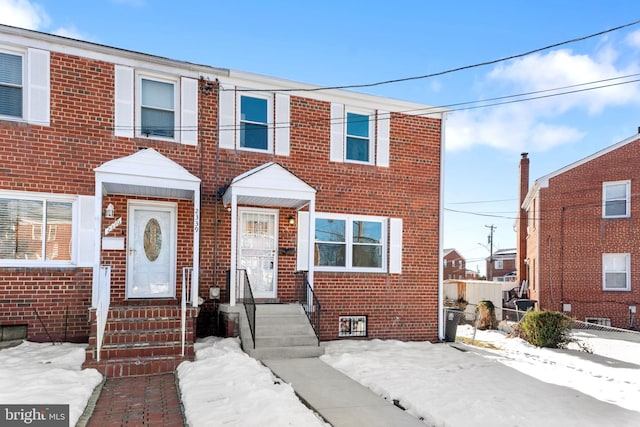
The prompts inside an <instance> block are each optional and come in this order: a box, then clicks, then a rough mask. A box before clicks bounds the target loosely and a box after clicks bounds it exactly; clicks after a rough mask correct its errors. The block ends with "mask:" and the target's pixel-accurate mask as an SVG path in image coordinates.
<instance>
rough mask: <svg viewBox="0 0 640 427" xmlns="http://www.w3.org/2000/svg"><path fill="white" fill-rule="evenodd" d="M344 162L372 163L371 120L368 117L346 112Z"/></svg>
mask: <svg viewBox="0 0 640 427" xmlns="http://www.w3.org/2000/svg"><path fill="white" fill-rule="evenodd" d="M346 119H347V126H346V130H347V131H346V140H345V160H346V161H352V162H363V163H372V161H373V159H372V152H373V147H372V144H373V139H372V136H373V132H372V125H371V124H372V123H373V122H372V120H371V119H370V117H369V116H368V115H365V114H358V113H352V112H347V115H346Z"/></svg>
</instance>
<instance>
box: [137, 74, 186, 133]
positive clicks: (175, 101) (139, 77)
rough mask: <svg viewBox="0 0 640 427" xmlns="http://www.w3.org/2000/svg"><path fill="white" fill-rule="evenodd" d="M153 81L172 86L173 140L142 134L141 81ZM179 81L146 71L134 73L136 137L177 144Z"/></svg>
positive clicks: (179, 109)
mask: <svg viewBox="0 0 640 427" xmlns="http://www.w3.org/2000/svg"><path fill="white" fill-rule="evenodd" d="M143 79H144V80H153V81H157V82H161V83H169V84H172V85H173V138H167V137H163V136H160V135H148V136H147V135H145V134H144V133H142V80H143ZM180 93H181V92H180V79H179V78H177V77H170V76H166V75H162V74H156V73H150V72H146V71H137V72H136V89H135V94H136V101H135V102H136V114H135V119H136V127H135V128H136V137H138V138H145V139H156V140H162V141H172V142H179V141H180V135H181V128H180V115H181V107H180Z"/></svg>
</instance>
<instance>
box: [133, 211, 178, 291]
mask: <svg viewBox="0 0 640 427" xmlns="http://www.w3.org/2000/svg"><path fill="white" fill-rule="evenodd" d="M128 215H129V225H128V231H129V233H128V237H127V243H128V245H127V246H128V248H127V249H128V250H127V295H126V296H127V298H168V297H174V296H175V294H176V288H175V283H176V267H175V266H176V206H175V204H173V203H160V202H158V203H145V202H142V201H137V202H130V203H129V213H128Z"/></svg>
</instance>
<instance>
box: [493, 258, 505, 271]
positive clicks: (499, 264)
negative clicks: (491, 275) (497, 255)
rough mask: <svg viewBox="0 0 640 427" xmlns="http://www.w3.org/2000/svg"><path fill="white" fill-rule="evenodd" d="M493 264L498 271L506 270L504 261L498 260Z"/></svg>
mask: <svg viewBox="0 0 640 427" xmlns="http://www.w3.org/2000/svg"><path fill="white" fill-rule="evenodd" d="M493 262H494V267H495V268H496V269H497V270H502V269H503V268H504V262H503V260H501V259H496V260H494V261H493Z"/></svg>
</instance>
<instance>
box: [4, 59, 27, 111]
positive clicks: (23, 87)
mask: <svg viewBox="0 0 640 427" xmlns="http://www.w3.org/2000/svg"><path fill="white" fill-rule="evenodd" d="M0 52H1V53H5V54H7V55H13V56H19V57H20V58H21V59H22V85H21V86H20V89H21V91H22V114H21V115H20V116H7V115H0V119H1V120H12V121H26V120H27V95H28V89H27V55H26V52H25V51H22V50H12V49H6V48H4V47H3V48H0ZM3 86H7V85H4V84H3ZM12 87H13V86H12Z"/></svg>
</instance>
